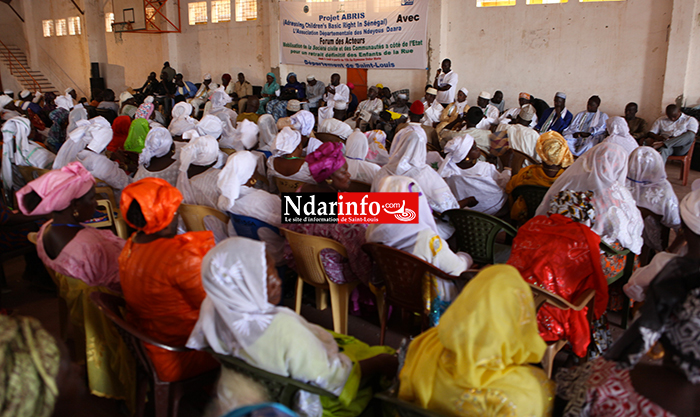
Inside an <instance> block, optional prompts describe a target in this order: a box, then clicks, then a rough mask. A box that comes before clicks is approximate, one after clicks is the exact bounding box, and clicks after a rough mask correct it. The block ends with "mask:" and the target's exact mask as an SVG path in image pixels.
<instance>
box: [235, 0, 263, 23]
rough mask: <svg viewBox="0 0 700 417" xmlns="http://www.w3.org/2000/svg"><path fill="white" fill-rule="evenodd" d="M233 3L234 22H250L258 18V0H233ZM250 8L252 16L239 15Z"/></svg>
mask: <svg viewBox="0 0 700 417" xmlns="http://www.w3.org/2000/svg"><path fill="white" fill-rule="evenodd" d="M234 3H235V11H234V13H235V16H234V19H235V21H236V22H252V21H254V20H258V1H257V0H234ZM251 3H252V4H253V7H245V6H246V5H247V6H250V4H251ZM249 10H252V11H253V13H254V14H255V16H254V17H253V18H249V17H246V18H243V17H241V15H242V14H246V12H247V11H249Z"/></svg>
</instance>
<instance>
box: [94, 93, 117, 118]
mask: <svg viewBox="0 0 700 417" xmlns="http://www.w3.org/2000/svg"><path fill="white" fill-rule="evenodd" d="M114 100H115V96H114V90H111V89H109V88H108V89H106V90H104V91H103V92H102V101H101V102H100V104H98V105H97V108H98V109H109V110H113V111H114V114H115V115H116V114H118V113H119V104H117V103H116V101H114Z"/></svg>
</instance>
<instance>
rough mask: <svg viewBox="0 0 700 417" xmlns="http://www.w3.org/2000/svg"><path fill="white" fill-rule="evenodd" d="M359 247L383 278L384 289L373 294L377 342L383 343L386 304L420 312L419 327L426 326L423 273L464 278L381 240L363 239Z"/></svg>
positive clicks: (386, 313) (452, 278)
mask: <svg viewBox="0 0 700 417" xmlns="http://www.w3.org/2000/svg"><path fill="white" fill-rule="evenodd" d="M362 249H363V250H364V251H365V252H367V254H368V255H369V256H370V258H372V260H374V262H375V263H376V264H377V266H378V267H379V272H380V274H381V276H382V278H383V280H384V289H383V291H381V292H380V294H378V295H377V307H378V310H379V321H380V323H381V333H380V335H379V344H380V345H383V344H384V336H385V333H386V321H387V318H388V317H387V316H388V314H389V308H388V304H391V305H393V306H396V307H401V308H402V309H403V310H404V311H409V312H411V313H417V314H419V315H420V316H421V331H423V330H424V329H425V328H426V327H427V319H428V317H427V316H426V315H425V303H424V301H423V280H424V277H425V275H426V274H431V275H434V276H435V277H436V278H441V279H445V280H452V281H457V280H461V281H464V280H465V279H464V278H461V277H455V276H452V275H449V274H447V273H445V272H444V271H442V270H441V269H439V268H437V267H436V266H435V265H433V264H431V263H429V262H426V261H424V260H422V259H420V258H418V257H416V256H413V255H412V254H410V253H407V252H404V251H402V250H399V249H396V248H392V247H391V246H386V245H383V244H381V243H365V244H364V245H362Z"/></svg>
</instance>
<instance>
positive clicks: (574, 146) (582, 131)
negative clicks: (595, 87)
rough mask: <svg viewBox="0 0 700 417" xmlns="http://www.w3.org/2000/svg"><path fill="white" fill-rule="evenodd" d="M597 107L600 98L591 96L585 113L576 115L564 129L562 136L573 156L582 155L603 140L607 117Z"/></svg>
mask: <svg viewBox="0 0 700 417" xmlns="http://www.w3.org/2000/svg"><path fill="white" fill-rule="evenodd" d="M599 107H600V97H598V96H591V98H589V99H588V104H587V105H586V111H582V112H580V113H579V114H577V115H576V117H574V120H573V121H572V122H571V124H570V125H569V127H567V128H566V129H564V132H563V133H562V135H564V139H566V141H567V142H568V143H569V149H571V153H573V154H574V156H581V155H583V154H584V153H585V152H586V151H587V150H589V149H591V148H592V147H594V146H595V145H597V144H598V143H600V141H601V140H603V136H604V135H605V122H607V121H608V115H607V114H605V113H602V112H601V111H600V110H598V108H599Z"/></svg>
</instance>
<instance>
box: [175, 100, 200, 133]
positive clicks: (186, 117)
mask: <svg viewBox="0 0 700 417" xmlns="http://www.w3.org/2000/svg"><path fill="white" fill-rule="evenodd" d="M191 114H192V105H191V104H190V103H187V102H184V101H181V102H179V103H177V104H176V105H175V107H173V111H172V116H173V120H172V121H171V122H170V126H168V130H170V133H171V134H172V135H173V136H182V134H183V133H185V132H187V131H188V130H192V129H194V128H195V127H196V126H197V120H196V119H193V118H192V117H190V115H191Z"/></svg>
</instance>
